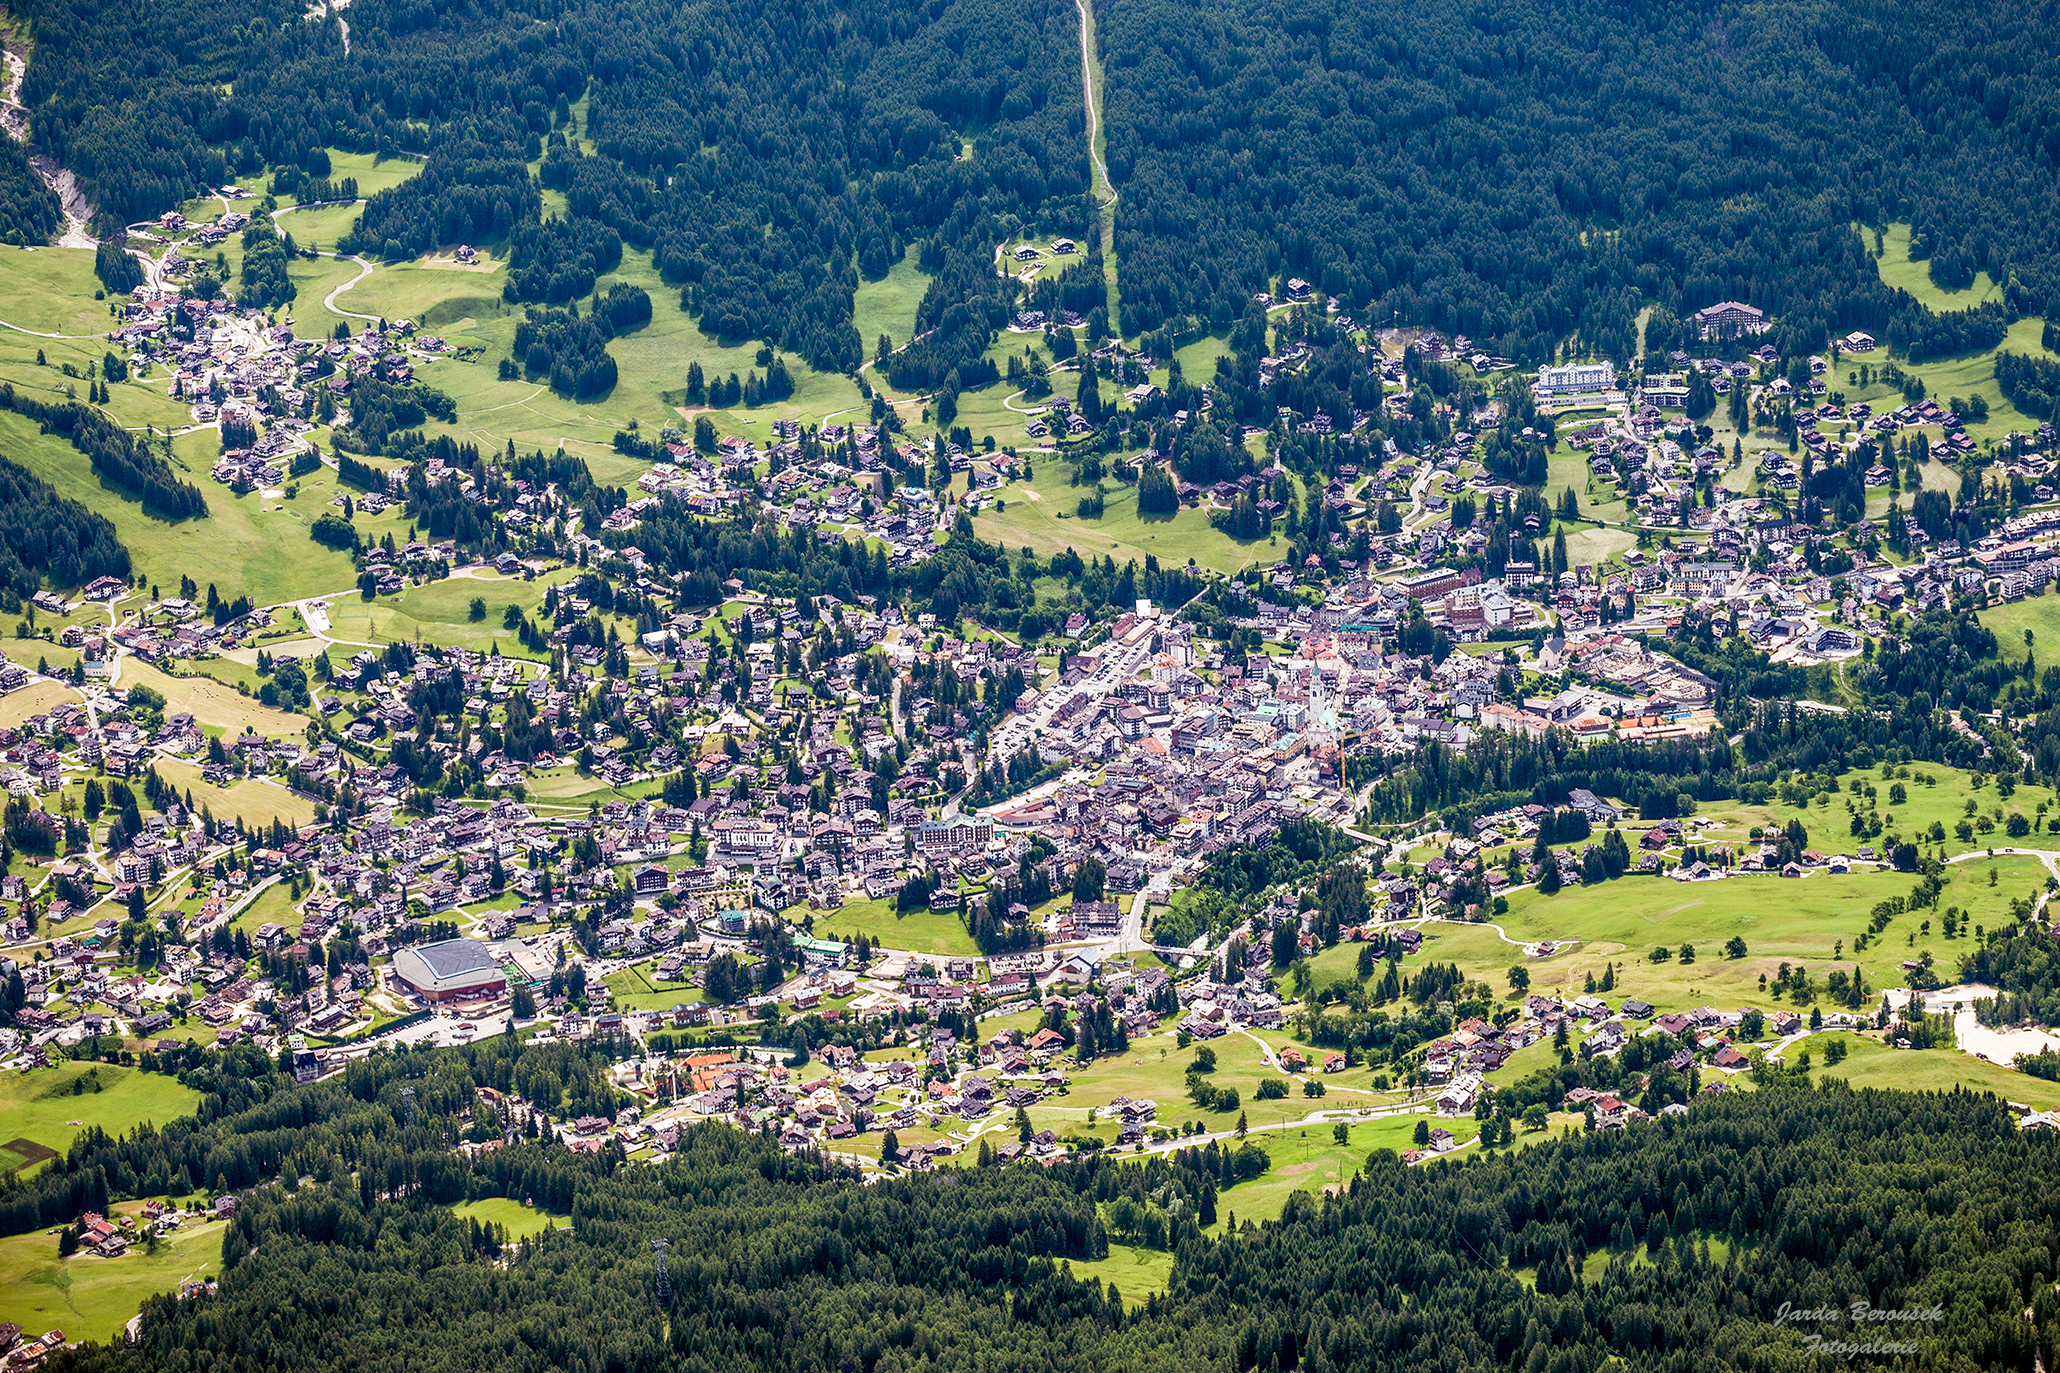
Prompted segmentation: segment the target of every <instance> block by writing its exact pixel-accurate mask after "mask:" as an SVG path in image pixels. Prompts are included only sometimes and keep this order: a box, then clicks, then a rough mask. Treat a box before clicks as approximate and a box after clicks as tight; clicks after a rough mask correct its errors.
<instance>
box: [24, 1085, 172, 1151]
mask: <svg viewBox="0 0 2060 1373" xmlns="http://www.w3.org/2000/svg"><path fill="white" fill-rule="evenodd" d="M96 1069H97V1070H98V1071H97V1077H98V1079H99V1081H100V1083H101V1090H100V1091H98V1092H95V1091H93V1090H92V1089H91V1088H90V1087H88V1088H86V1089H84V1090H83V1091H81V1093H80V1094H79V1095H77V1096H73V1095H72V1083H73V1082H74V1081H75V1080H87V1081H90V1080H91V1079H88V1078H87V1074H88V1073H89V1072H93V1071H94V1070H96ZM199 1103H200V1093H198V1092H196V1091H194V1090H193V1089H192V1088H190V1087H182V1086H180V1085H179V1082H178V1079H176V1078H170V1077H165V1076H164V1075H162V1074H160V1073H146V1072H143V1071H142V1070H140V1069H137V1068H122V1067H118V1066H116V1065H115V1064H112V1063H99V1064H89V1063H63V1064H60V1065H58V1066H57V1067H55V1068H51V1069H38V1070H37V1071H35V1072H29V1073H8V1074H5V1075H4V1076H0V1140H12V1139H29V1140H33V1141H35V1142H36V1143H37V1144H42V1145H46V1146H48V1147H49V1148H52V1149H55V1150H57V1151H58V1152H60V1153H62V1152H63V1151H65V1150H66V1149H69V1148H70V1147H71V1143H72V1140H73V1138H74V1137H76V1136H77V1135H78V1133H79V1131H81V1130H84V1129H88V1128H91V1127H94V1126H98V1127H99V1128H100V1129H102V1130H105V1131H107V1132H108V1133H109V1134H111V1135H122V1134H126V1133H128V1132H129V1131H130V1130H133V1129H135V1128H136V1126H138V1125H140V1124H142V1123H143V1122H144V1121H150V1122H151V1123H153V1124H156V1125H168V1124H170V1123H171V1122H172V1121H175V1120H178V1119H180V1118H182V1117H184V1116H188V1115H191V1114H192V1113H193V1108H194V1107H195V1106H197V1105H198V1104H199Z"/></svg>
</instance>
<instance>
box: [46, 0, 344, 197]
mask: <svg viewBox="0 0 2060 1373" xmlns="http://www.w3.org/2000/svg"><path fill="white" fill-rule="evenodd" d="M9 8H10V9H11V10H12V11H13V13H14V14H16V15H17V16H20V17H22V18H25V19H27V20H29V21H30V22H31V23H32V24H33V25H34V30H35V38H36V48H35V54H34V60H32V61H31V62H30V63H29V70H28V74H27V76H26V77H25V79H24V80H23V82H22V92H21V99H22V103H23V104H24V105H26V106H27V107H28V109H29V124H30V129H31V131H32V133H33V134H34V136H35V140H36V144H37V146H38V147H40V148H41V149H42V150H43V151H44V152H46V153H48V154H50V155H51V156H52V157H54V158H56V159H57V160H58V161H59V162H60V163H62V164H63V165H64V166H66V167H68V168H70V169H71V170H72V171H73V172H75V173H77V175H78V177H79V181H80V183H81V185H82V186H83V187H84V188H85V189H86V191H87V193H88V196H89V198H90V199H92V200H93V201H94V203H95V204H97V205H98V206H99V207H100V212H101V216H102V218H103V220H104V221H106V222H107V223H108V224H110V225H113V226H119V225H121V224H124V223H130V222H133V221H135V220H138V219H142V218H145V217H147V216H154V215H156V214H158V213H160V212H161V211H163V210H166V209H169V208H171V207H172V206H174V205H176V204H178V203H179V202H180V201H182V200H184V199H186V197H188V196H189V195H192V194H194V193H195V192H196V191H198V190H199V189H200V188H202V187H203V186H214V185H219V184H221V183H222V182H223V181H225V180H227V179H228V178H229V177H230V176H231V175H233V174H234V172H235V171H236V170H237V169H239V168H241V169H246V170H255V169H256V164H255V161H254V158H255V154H254V152H253V151H252V150H251V148H250V147H249V146H248V145H247V144H246V143H245V141H244V140H245V135H246V132H247V124H248V121H247V118H246V116H245V113H244V111H243V110H242V109H240V108H238V107H236V106H235V105H233V104H232V103H228V102H225V101H224V100H223V97H222V91H223V89H224V86H225V83H227V82H230V81H233V80H235V79H236V78H237V77H238V75H239V74H241V73H242V72H243V71H245V70H246V69H247V67H246V64H247V62H248V59H249V56H250V55H251V53H252V52H253V51H256V50H263V49H265V48H266V47H268V46H269V44H270V43H271V42H272V41H274V37H273V36H274V35H283V34H285V33H286V32H287V31H289V30H290V29H292V28H294V27H296V26H297V20H298V18H299V16H300V14H301V12H302V10H303V8H304V7H303V6H300V5H297V4H294V3H292V0H235V3H233V4H231V5H229V6H226V7H224V6H220V5H212V4H206V3H202V0H172V3H170V4H168V5H164V6H147V7H139V6H133V5H120V4H110V3H106V0H26V2H25V3H16V4H14V5H11V6H10V7H9ZM331 41H332V42H334V41H336V40H335V39H334V38H333V37H332V39H331ZM225 147H226V148H227V149H228V151H227V152H226V153H225V151H224V148H225Z"/></svg>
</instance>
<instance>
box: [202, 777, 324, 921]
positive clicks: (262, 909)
mask: <svg viewBox="0 0 2060 1373" xmlns="http://www.w3.org/2000/svg"><path fill="white" fill-rule="evenodd" d="M195 799H196V800H198V799H199V798H198V797H196V798H195ZM229 904H231V905H234V904H235V900H234V899H233V898H230V899H229ZM268 921H269V922H270V923H272V924H275V925H286V926H297V925H298V924H299V923H300V917H299V916H298V915H296V914H295V913H294V910H293V892H292V889H291V888H289V887H287V886H286V885H285V884H284V883H282V882H274V883H273V884H272V885H271V886H269V887H266V888H265V889H264V890H263V891H261V892H259V893H258V895H257V899H256V900H255V901H252V902H251V903H250V904H249V905H248V906H245V907H244V908H243V909H242V910H241V911H239V912H237V915H236V918H235V920H233V921H231V922H230V928H231V929H237V930H241V931H243V932H244V933H245V934H255V933H257V928H258V926H260V925H263V924H265V923H266V922H268Z"/></svg>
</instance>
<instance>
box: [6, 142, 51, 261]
mask: <svg viewBox="0 0 2060 1373" xmlns="http://www.w3.org/2000/svg"><path fill="white" fill-rule="evenodd" d="M63 227H64V207H63V206H62V205H59V204H58V203H57V195H56V193H55V192H54V191H52V190H51V189H50V188H49V187H48V186H45V185H44V184H43V178H42V177H40V176H37V175H36V169H35V168H34V167H31V166H30V165H29V155H28V153H27V152H26V151H25V150H24V149H23V148H22V146H21V145H20V144H19V143H16V142H15V141H14V140H13V139H11V138H0V243H9V244H12V245H14V246H15V247H17V248H34V247H37V246H39V245H41V244H45V243H48V242H49V241H50V240H51V239H53V238H55V237H56V236H57V231H58V230H59V229H62V228H63Z"/></svg>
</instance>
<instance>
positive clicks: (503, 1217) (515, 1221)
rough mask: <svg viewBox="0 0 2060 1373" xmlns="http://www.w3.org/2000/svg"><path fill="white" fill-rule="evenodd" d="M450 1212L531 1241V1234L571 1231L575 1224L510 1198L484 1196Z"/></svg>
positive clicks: (566, 1217) (464, 1203)
mask: <svg viewBox="0 0 2060 1373" xmlns="http://www.w3.org/2000/svg"><path fill="white" fill-rule="evenodd" d="M451 1212H452V1214H454V1215H457V1216H460V1217H463V1218H465V1219H468V1220H476V1221H478V1222H479V1223H480V1224H481V1225H489V1224H491V1225H499V1226H500V1227H502V1228H503V1229H505V1230H506V1231H507V1232H508V1235H509V1237H510V1238H512V1239H528V1238H529V1237H530V1236H531V1235H541V1234H542V1233H543V1232H544V1231H545V1230H547V1229H553V1228H555V1229H560V1230H563V1229H568V1228H570V1226H571V1224H572V1221H571V1218H570V1217H568V1216H563V1215H553V1214H552V1213H551V1212H549V1211H545V1210H541V1209H532V1208H530V1207H527V1206H524V1205H523V1204H522V1203H521V1202H519V1201H514V1200H511V1199H510V1198H507V1197H484V1198H482V1199H481V1200H479V1201H467V1202H461V1203H459V1204H458V1205H456V1206H453V1207H452V1208H451Z"/></svg>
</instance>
